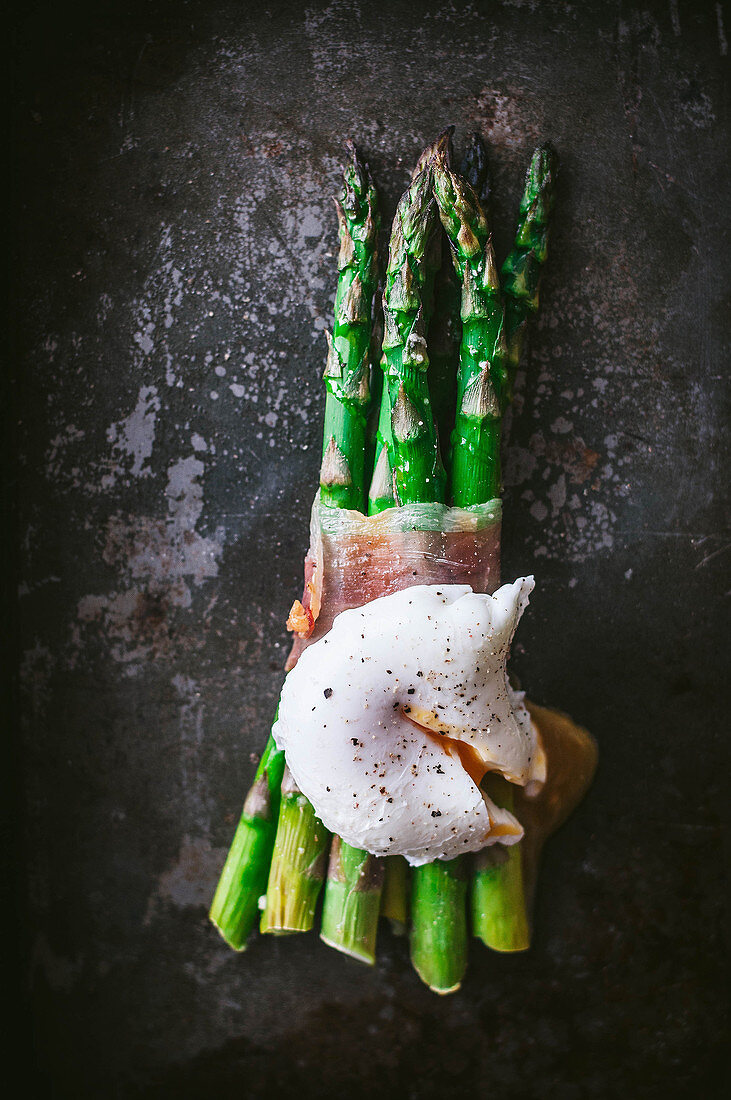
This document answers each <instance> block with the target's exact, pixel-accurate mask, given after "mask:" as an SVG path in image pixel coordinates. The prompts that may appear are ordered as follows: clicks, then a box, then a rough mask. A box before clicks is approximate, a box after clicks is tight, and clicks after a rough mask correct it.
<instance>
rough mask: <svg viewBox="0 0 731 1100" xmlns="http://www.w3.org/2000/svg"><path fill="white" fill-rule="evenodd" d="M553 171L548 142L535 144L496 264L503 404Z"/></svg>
mask: <svg viewBox="0 0 731 1100" xmlns="http://www.w3.org/2000/svg"><path fill="white" fill-rule="evenodd" d="M557 173H558V157H557V156H556V153H555V152H554V150H553V149H552V148H551V146H550V145H540V146H539V147H538V148H537V149H536V150H535V152H534V153H533V156H532V158H531V162H530V165H529V166H528V171H527V173H526V177H525V187H524V189H523V196H522V198H521V200H520V214H519V218H518V228H517V230H516V232H515V243H514V245H513V248H512V250H511V251H510V253H509V254H508V257H507V259H506V260H505V263H504V264H503V266H502V269H501V275H502V284H503V292H504V294H505V322H506V324H505V327H506V347H505V352H504V354H503V357H502V362H501V388H502V395H503V405H505V404H506V403H507V402H508V401H510V400H511V398H512V394H513V384H514V382H515V375H516V372H517V370H518V366H519V364H520V357H521V355H522V354H523V348H524V346H525V338H526V333H527V330H528V324H529V321H530V318H531V317H532V316H533V315H534V314H535V313H536V312H537V310H538V287H539V283H540V278H541V273H542V269H543V265H544V263H545V262H546V257H547V256H548V227H549V220H550V216H551V210H552V209H553V203H554V199H555V195H556V176H557Z"/></svg>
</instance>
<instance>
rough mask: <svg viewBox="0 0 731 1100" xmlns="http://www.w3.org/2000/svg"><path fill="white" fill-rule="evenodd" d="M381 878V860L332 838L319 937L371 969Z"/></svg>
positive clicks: (338, 838)
mask: <svg viewBox="0 0 731 1100" xmlns="http://www.w3.org/2000/svg"><path fill="white" fill-rule="evenodd" d="M383 875H384V861H383V860H382V859H376V858H375V856H372V855H370V854H369V853H368V852H363V851H361V850H360V849H359V848H353V847H351V845H350V844H346V843H345V841H344V840H341V839H340V837H338V836H334V837H333V840H332V845H331V848H330V864H329V867H328V872H327V886H326V888H325V901H324V903H323V908H322V931H321V933H320V938H321V939H322V940H324V941H325V943H327V944H330V946H331V947H335V948H337V949H338V951H342V952H344V953H345V954H346V955H351V956H352V957H353V958H355V959H360V960H361V961H362V962H365V963H369V964H370V965H371V966H372V965H373V963H374V962H375V961H376V933H377V930H378V913H379V908H380V903H381V890H382V889H383Z"/></svg>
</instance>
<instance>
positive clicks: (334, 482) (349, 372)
mask: <svg viewBox="0 0 731 1100" xmlns="http://www.w3.org/2000/svg"><path fill="white" fill-rule="evenodd" d="M348 150H349V152H350V158H351V159H350V162H349V164H348V165H347V167H346V168H345V171H344V173H343V187H342V190H341V192H340V195H339V197H338V198H336V199H335V207H336V210H337V213H338V225H339V236H340V253H339V256H338V271H339V276H338V286H337V292H336V295H335V324H334V328H333V333H332V335H330V334H329V333H328V334H327V338H328V356H327V365H326V367H325V375H324V379H325V386H326V390H327V393H326V397H325V426H324V430H323V454H322V467H321V469H320V489H321V495H322V499H323V501H325V502H326V503H329V504H332V505H335V506H337V507H340V508H355V509H357V510H358V511H360V512H362V511H363V510H364V497H365V474H364V467H365V451H366V422H367V417H368V405H369V400H370V393H369V376H370V354H369V352H370V338H371V307H372V302H373V291H374V286H375V280H376V274H377V271H376V268H377V258H376V244H377V238H378V224H379V218H378V205H377V196H376V189H375V187H374V186H373V181H372V179H371V176H370V172H369V171H368V168H367V166H366V165H364V164H363V162H362V161H361V160H360V158H359V156H358V153H357V152H356V149H355V146H354V145H353V143H352V142H348Z"/></svg>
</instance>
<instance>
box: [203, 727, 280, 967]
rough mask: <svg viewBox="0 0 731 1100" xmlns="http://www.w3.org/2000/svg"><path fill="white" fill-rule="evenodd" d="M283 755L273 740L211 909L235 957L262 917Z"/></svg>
mask: <svg viewBox="0 0 731 1100" xmlns="http://www.w3.org/2000/svg"><path fill="white" fill-rule="evenodd" d="M283 771H284V753H283V752H279V751H278V750H277V746H276V745H275V743H274V738H273V737H271V736H270V737H269V740H268V742H267V746H266V748H265V750H264V754H263V756H262V758H261V760H260V761H259V766H258V768H257V769H256V775H255V777H254V782H253V784H252V787H251V790H250V791H249V793H248V795H247V796H246V801H245V802H244V809H243V813H242V814H241V820H240V821H239V825H238V828H237V830H236V835H235V836H234V839H233V842H232V844H231V848H230V849H229V853H228V856H227V857H226V862H225V864H224V867H223V871H222V872H221V877H220V879H219V882H218V887H217V889H216V893H215V895H214V898H213V902H212V904H211V911H210V914H209V916H210V919H211V920H212V922H213V923H214V924H215V926H216V928H217V929H218V931H219V932H220V933H221V935H222V936H223V938H224V940H225V941H226V943H228V944H229V945H230V946H231V947H233V948H234V950H235V951H243V950H244V949H245V947H246V941H247V939H248V937H249V934H250V933H251V931H252V930H253V928H254V926H255V924H256V921H257V918H258V916H259V898H260V897H261V896H262V894H263V893H264V891H265V890H266V885H267V876H268V874H269V863H270V861H271V857H272V849H273V847H274V837H275V834H276V829H277V817H278V815H279V798H280V791H279V788H280V783H281V780H282V773H283Z"/></svg>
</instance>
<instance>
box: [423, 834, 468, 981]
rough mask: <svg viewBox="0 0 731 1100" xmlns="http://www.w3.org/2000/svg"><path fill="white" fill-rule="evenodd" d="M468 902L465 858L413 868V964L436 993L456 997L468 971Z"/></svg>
mask: <svg viewBox="0 0 731 1100" xmlns="http://www.w3.org/2000/svg"><path fill="white" fill-rule="evenodd" d="M466 900H467V877H466V874H465V862H464V859H463V857H461V856H460V857H459V858H458V859H452V860H439V859H438V860H435V862H434V863H427V864H425V865H424V866H423V867H416V868H414V872H413V889H412V894H411V920H412V924H411V962H412V964H413V967H414V969H415V970H416V972H417V974H418V975H419V977H420V978H421V980H422V981H423V982H424V983H425V984H426V985H428V986H429V988H430V989H431V990H432V991H433V992H434V993H440V994H446V993H454V992H455V991H456V990H458V989H459V987H460V985H461V983H462V978H463V977H464V973H465V970H466V969H467V918H466Z"/></svg>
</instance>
